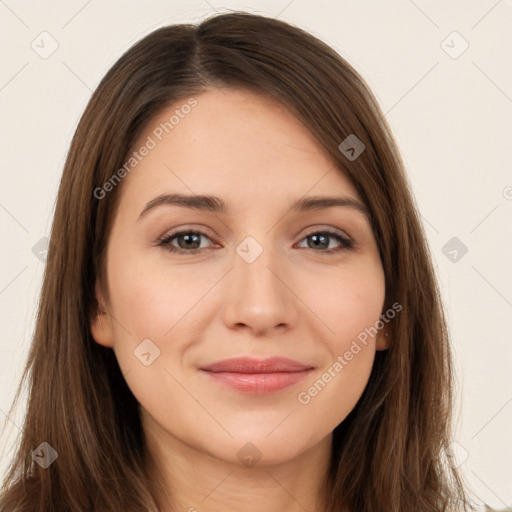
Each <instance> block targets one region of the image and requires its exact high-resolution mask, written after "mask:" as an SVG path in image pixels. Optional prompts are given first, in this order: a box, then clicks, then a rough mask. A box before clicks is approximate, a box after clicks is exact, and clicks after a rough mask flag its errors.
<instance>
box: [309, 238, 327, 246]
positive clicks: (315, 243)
mask: <svg viewBox="0 0 512 512" xmlns="http://www.w3.org/2000/svg"><path fill="white" fill-rule="evenodd" d="M311 238H312V239H313V240H318V239H320V238H323V239H324V241H323V245H325V242H326V240H327V237H326V236H325V235H312V236H311ZM313 243H314V246H315V247H318V245H319V243H320V244H322V242H319V243H317V242H316V241H315V242H313ZM327 245H329V244H328V243H327Z"/></svg>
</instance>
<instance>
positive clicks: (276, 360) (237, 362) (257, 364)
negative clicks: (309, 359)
mask: <svg viewBox="0 0 512 512" xmlns="http://www.w3.org/2000/svg"><path fill="white" fill-rule="evenodd" d="M312 368H313V366H311V365H309V364H303V363H300V362H298V361H294V360H293V359H287V358H285V357H270V358H268V359H254V358H251V357H234V358H232V359H224V360H223V361H217V362H216V363H212V364H209V365H207V366H201V368H200V369H201V370H206V371H210V372H216V373H220V372H229V373H277V372H300V371H305V370H311V369H312Z"/></svg>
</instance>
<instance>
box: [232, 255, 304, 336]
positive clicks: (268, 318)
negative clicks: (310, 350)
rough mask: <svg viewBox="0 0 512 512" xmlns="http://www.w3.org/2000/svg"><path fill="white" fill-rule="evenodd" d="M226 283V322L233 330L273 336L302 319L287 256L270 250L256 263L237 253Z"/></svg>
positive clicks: (258, 258)
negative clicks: (285, 257) (285, 259)
mask: <svg viewBox="0 0 512 512" xmlns="http://www.w3.org/2000/svg"><path fill="white" fill-rule="evenodd" d="M226 277H227V281H226V289H227V293H226V297H227V299H226V302H225V308H224V310H223V316H224V322H225V323H226V325H227V326H228V327H229V328H231V329H238V330H248V331H252V334H253V335H258V336H265V335H267V336H272V335H273V334H275V332H276V331H277V330H283V331H284V330H287V329H290V328H291V327H292V326H294V325H295V323H296V321H297V318H298V311H297V302H300V301H298V299H297V297H296V295H295V294H294V292H293V290H292V286H293V285H292V283H289V282H288V281H290V272H289V271H286V261H284V256H283V255H282V254H280V255H279V254H278V251H275V250H271V249H269V248H267V247H265V248H264V250H263V252H262V253H261V254H260V255H259V256H258V257H257V258H256V259H255V260H254V261H252V262H250V260H246V259H244V258H243V257H241V256H240V255H239V254H238V253H236V252H235V254H234V259H233V268H232V270H231V272H229V274H228V276H226Z"/></svg>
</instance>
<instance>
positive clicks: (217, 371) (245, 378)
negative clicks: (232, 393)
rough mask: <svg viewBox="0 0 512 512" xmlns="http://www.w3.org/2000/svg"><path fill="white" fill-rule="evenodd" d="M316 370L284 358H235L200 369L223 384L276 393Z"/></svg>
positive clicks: (244, 390)
mask: <svg viewBox="0 0 512 512" xmlns="http://www.w3.org/2000/svg"><path fill="white" fill-rule="evenodd" d="M313 369H314V367H313V366H311V365H308V364H304V363H300V362H298V361H294V360H293V359H287V358H284V357H271V358H268V359H253V358H249V357H236V358H232V359H225V360H223V361H217V362H216V363H213V364H210V365H207V366H203V367H201V368H200V370H201V371H203V372H204V373H205V374H207V375H208V376H209V377H210V378H211V379H213V380H214V381H216V382H217V383H219V384H221V385H223V386H226V387H229V388H231V389H235V390H237V391H242V392H245V393H252V394H257V395H263V394H267V393H273V392H276V391H279V390H281V389H284V388H287V387H289V386H293V385H294V384H298V383H299V382H301V381H302V380H304V379H305V378H306V377H307V376H308V375H309V373H310V372H311V371H312V370H313Z"/></svg>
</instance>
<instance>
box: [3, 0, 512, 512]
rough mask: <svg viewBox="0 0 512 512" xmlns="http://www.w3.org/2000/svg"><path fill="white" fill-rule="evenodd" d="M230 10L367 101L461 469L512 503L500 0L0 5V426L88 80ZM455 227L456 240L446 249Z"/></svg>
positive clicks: (506, 80) (510, 185) (509, 247)
mask: <svg viewBox="0 0 512 512" xmlns="http://www.w3.org/2000/svg"><path fill="white" fill-rule="evenodd" d="M227 9H242V10H247V11H250V12H258V13H263V14H267V15H272V16H275V17H279V18H280V19H282V20H285V21H288V22H291V23H294V24H296V25H298V26H300V27H302V28H305V29H306V30H309V31H310V32H312V33H313V34H314V35H316V36H318V37H320V38H321V39H323V40H325V41H326V42H328V43H329V44H331V45H332V46H333V47H334V48H336V49H337V50H338V51H339V52H340V53H341V54H342V55H343V56H344V57H345V58H346V59H347V60H348V61H349V62H350V63H351V64H352V65H353V66H354V67H355V68H356V69H357V70H358V71H359V72H360V73H361V74H362V75H363V77H364V78H365V79H366V80H367V82H368V84H369V85H370V87H371V88H372V90H373V91H374V93H375V94H376V96H377V98H378V100H379V101H380V104H381V106H382V109H383V111H384V112H385V113H386V117H387V119H388V121H389V122H390V124H391V127H392V129H393V131H394V134H395V136H396V138H397V141H398V144H399V147H400V149H401V151H402V154H403V158H404V161H405V164H406V168H407V171H408V174H409V177H410V180H411V182H412V186H413V190H414V192H415V195H416V198H417V201H418V204H419V207H420V210H421V213H422V216H423V219H424V222H425V228H426V233H427V235H428V238H429V242H430V246H431V250H432V254H433V258H434V259H435V261H436V266H437V270H438V274H439V279H440V281H441V285H442V289H443V294H444V297H445V301H446V305H447V312H448V317H449V322H450V328H451V332H452V336H453V342H454V346H455V350H456V357H457V370H458V382H459V388H458V397H459V411H458V422H457V432H456V439H457V445H456V447H457V453H458V463H459V464H461V468H462V469H463V471H464V474H465V477H466V479H467V481H468V483H469V485H470V487H471V488H472V489H473V492H474V493H475V495H476V497H477V500H479V502H484V501H485V502H487V503H489V504H491V505H493V506H495V507H496V508H504V507H505V506H507V505H508V506H510V505H511V504H512V467H511V461H512V443H511V441H510V426H511V424H512V386H511V371H510V363H511V362H512V336H511V334H510V332H511V329H510V326H511V319H512V270H511V262H512V241H511V240H512V236H511V235H512V228H511V226H512V222H511V220H512V166H511V162H512V66H511V53H512V31H511V28H512V2H511V1H510V0H500V1H496V0H485V1H484V0H482V1H472V2H470V1H464V2H462V1H458V2H455V1H444V2H440V1H439V2H432V1H426V0H415V1H412V0H396V1H387V2H385V1H364V2H363V1H359V2H356V1H346V0H344V1H338V2H334V1H326V0H324V1H314V2H313V1H309V2H308V1H305V0H292V1H290V0H280V1H273V2H272V1H262V0H259V1H253V2H235V1H229V2H225V1H221V0H208V1H207V0H198V1H193V2H185V1H170V0H167V1H156V0H149V1H144V2H142V1H139V2H136V1H133V0H132V1H124V2H121V1H113V0H112V1H100V0H91V1H88V2H87V1H85V0H71V1H66V2H64V1H60V2H49V1H41V2H36V1H33V2H28V1H21V0H5V1H0V38H1V39H0V45H1V47H2V66H1V69H0V108H1V137H0V155H1V169H2V173H1V181H2V183H1V185H2V186H1V188H0V224H1V228H2V229H1V243H2V255H1V266H0V312H1V313H0V314H1V322H2V324H1V325H2V342H1V352H0V356H1V357H0V420H3V419H5V413H6V412H7V410H8V407H9V405H10V402H11V399H12V397H13V394H14V391H15V386H16V385H17V381H18V379H19V377H20V375H21V370H22V367H23V364H24V361H25V358H26V355H27V351H28V348H29V343H30V337H31V334H32V331H33V326H34V318H35V313H36V307H37V299H38V293H39V288H40V284H41V277H42V272H43V266H44V263H43V262H42V261H41V260H40V259H39V258H38V257H36V255H34V253H33V252H32V248H33V247H34V246H36V249H35V251H36V252H37V248H38V247H39V246H38V245H36V244H37V243H38V241H39V240H40V239H41V238H43V237H45V236H47V235H48V233H49V228H50V224H51V216H52V211H53V205H54V201H55V196H56V190H57V186H58V182H59V179H60V174H61V172H62V167H63V162H64V158H65V155H66V151H67V149H68V146H69V143H70V140H71V137H72V134H73V131H74V129H75V127H76V124H77V122H78V119H79V117H80V115H81V113H82V111H83V109H84V107H85V105H86V102H87V100H88V98H89V96H90V94H91V92H92V90H93V89H94V88H95V87H96V85H97V84H98V82H99V80H100V79H101V77H102V76H103V75H104V74H105V72H106V71H107V70H108V68H109V67H110V66H111V65H112V64H113V63H114V61H115V60H116V59H117V58H118V57H119V56H120V55H121V53H122V52H123V51H125V50H126V49H128V47H129V46H131V45H132V44H133V43H134V42H135V41H137V40H138V39H140V38H141V37H142V36H144V35H145V34H147V33H148V32H150V31H151V30H153V29H155V28H157V27H159V26H163V25H167V24H172V23H180V22H194V21H198V20H200V19H202V18H204V17H205V16H207V15H208V14H210V13H213V12H214V11H215V10H219V11H222V10H227ZM454 31H455V32H457V33H458V34H452V33H453V32H454ZM42 32H47V34H42V35H41V33H42ZM443 41H445V42H444V43H443ZM31 45H32V46H31ZM52 45H53V46H55V47H56V49H55V51H54V52H53V53H52V54H51V55H47V54H45V52H46V53H49V52H50V51H51V50H52V49H53V46H52ZM57 45H58V47H57ZM466 45H469V46H468V48H467V49H466V50H465V51H464V52H463V53H461V52H462V50H464V48H465V46H466ZM459 54H460V55H459ZM42 57H46V58H42ZM453 237H457V239H458V241H456V242H455V243H456V244H459V249H457V247H456V246H453V247H452V246H450V245H448V246H447V247H445V244H447V242H448V241H449V240H450V239H452V238H453ZM452 243H454V242H452ZM461 243H463V244H464V245H465V246H466V247H467V253H466V254H464V255H462V253H461V251H460V244H461ZM444 247H445V249H444V252H443V248H444ZM454 247H455V250H457V251H458V252H457V254H456V255H455V253H453V250H454ZM450 252H451V254H450ZM445 253H446V255H445ZM455 257H456V258H457V260H456V261H452V259H453V258H455ZM23 412H24V411H23V410H20V411H19V412H18V415H17V416H15V417H11V418H10V419H9V421H8V425H9V426H10V427H11V428H10V437H7V436H6V437H4V438H3V439H2V441H1V443H0V451H2V453H1V456H2V459H1V461H0V476H2V475H3V472H4V471H5V465H6V462H7V459H8V458H9V457H10V454H11V453H12V446H13V442H14V437H15V435H16V434H17V432H18V428H19V425H21V421H22V413H23ZM56 421H58V418H56ZM34 448H35V447H34Z"/></svg>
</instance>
